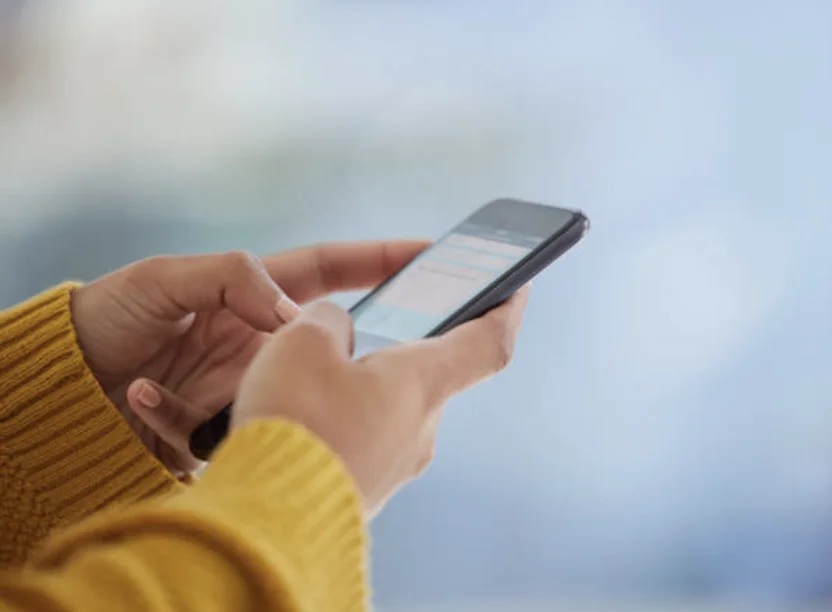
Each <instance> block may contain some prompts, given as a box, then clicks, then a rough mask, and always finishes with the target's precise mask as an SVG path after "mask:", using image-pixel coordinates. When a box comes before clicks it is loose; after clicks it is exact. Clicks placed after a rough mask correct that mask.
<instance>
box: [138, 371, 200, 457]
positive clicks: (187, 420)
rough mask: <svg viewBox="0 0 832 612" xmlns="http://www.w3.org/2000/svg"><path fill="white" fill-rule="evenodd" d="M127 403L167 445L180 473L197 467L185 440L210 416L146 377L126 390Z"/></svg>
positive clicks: (139, 379)
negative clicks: (180, 470) (181, 470)
mask: <svg viewBox="0 0 832 612" xmlns="http://www.w3.org/2000/svg"><path fill="white" fill-rule="evenodd" d="M127 403H128V405H129V406H130V409H131V410H132V411H133V413H134V414H135V415H136V416H137V417H138V418H139V419H140V420H141V421H142V422H143V423H144V424H145V425H146V426H147V427H148V428H150V430H152V431H153V433H154V434H156V436H157V437H158V438H159V439H160V440H161V441H162V442H164V443H165V444H167V445H168V446H169V447H170V449H171V451H173V453H174V454H175V457H170V460H166V463H170V462H171V461H173V462H174V463H176V464H177V467H179V468H181V469H183V470H193V469H196V468H197V467H199V461H198V460H197V459H196V458H195V457H194V456H193V455H192V454H191V451H190V449H189V448H188V439H189V437H190V435H191V432H192V431H193V430H194V429H196V428H197V426H198V425H199V424H200V423H202V422H204V421H207V420H208V419H210V418H211V417H212V416H213V414H212V413H211V412H209V411H207V410H205V409H204V408H200V407H197V406H196V405H194V404H191V403H190V402H187V401H185V400H184V399H182V398H181V397H180V396H178V395H176V394H175V393H172V392H171V391H169V390H168V389H166V388H165V387H163V386H162V385H160V384H158V383H156V382H154V381H152V380H149V379H147V378H138V379H136V380H134V381H133V382H132V383H131V384H130V386H129V387H128V388H127Z"/></svg>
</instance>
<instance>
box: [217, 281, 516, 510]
mask: <svg viewBox="0 0 832 612" xmlns="http://www.w3.org/2000/svg"><path fill="white" fill-rule="evenodd" d="M527 294H528V289H522V290H521V291H520V292H518V293H517V294H516V295H515V296H514V297H512V298H511V299H510V300H508V301H507V302H506V303H504V304H503V305H502V306H500V307H498V308H496V309H494V310H492V311H491V312H489V313H487V314H486V315H484V316H483V317H480V318H478V319H475V320H473V321H470V322H468V323H465V324H463V325H461V326H459V327H457V328H455V329H453V330H451V331H449V332H447V333H445V334H444V335H442V336H440V337H436V338H430V339H426V340H420V341H417V342H410V343H404V344H399V345H396V346H394V347H392V348H389V349H385V350H382V351H379V352H377V353H373V354H370V355H367V356H366V357H363V358H362V359H359V360H352V359H351V354H352V346H353V334H354V332H353V326H352V321H351V319H350V317H349V315H348V314H347V313H346V312H344V311H343V310H341V309H339V308H338V307H336V306H334V305H332V304H327V303H321V304H317V305H315V306H312V307H310V308H307V309H306V310H305V311H304V313H303V314H302V315H301V316H300V317H298V318H297V319H295V320H294V321H293V322H292V323H290V324H289V325H286V326H284V327H283V328H281V329H280V330H279V331H278V332H277V333H275V334H274V336H273V337H272V338H271V339H270V340H269V341H268V342H267V343H266V345H265V346H264V347H263V349H262V350H261V351H260V352H259V353H258V355H257V356H256V357H255V358H254V361H253V362H252V364H251V366H250V368H249V369H248V371H247V373H246V375H245V376H244V378H243V381H242V384H241V387H240V390H239V393H238V396H237V400H236V402H235V404H234V412H233V416H232V424H231V427H232V430H233V429H235V428H238V427H241V426H243V425H245V424H247V423H250V422H252V421H256V420H260V419H271V418H282V419H286V420H289V421H293V422H295V423H298V424H300V425H302V426H304V427H305V428H306V429H308V430H309V431H311V432H312V433H313V434H315V435H316V436H318V437H319V438H320V439H321V440H322V441H323V442H325V443H326V444H327V445H328V446H329V447H330V449H331V450H332V451H333V452H335V453H336V454H337V455H338V456H340V458H341V459H342V460H343V462H344V464H345V465H346V468H347V470H348V471H349V472H350V474H351V475H352V477H353V479H354V480H355V483H356V485H357V486H358V489H359V491H360V492H361V494H362V496H363V499H364V504H365V509H366V511H367V513H368V514H369V515H373V514H375V513H376V512H377V511H378V510H379V509H380V508H381V506H382V505H383V504H384V502H385V501H386V500H387V499H388V498H389V497H390V496H391V495H392V494H393V493H394V492H395V491H396V490H397V489H398V488H399V487H401V486H402V485H404V484H405V483H406V482H407V481H409V480H411V479H413V478H414V477H416V476H418V475H419V474H420V473H421V472H422V471H423V470H424V469H425V468H426V467H427V466H428V464H429V463H430V461H431V459H432V458H433V452H434V444H435V439H436V430H437V427H438V425H439V421H440V418H441V415H442V406H443V405H444V403H445V401H446V400H447V399H448V398H449V397H451V396H452V395H455V394H457V393H459V392H460V391H462V390H464V389H466V388H467V387H470V386H471V385H473V384H475V383H477V382H479V381H481V380H483V379H485V378H488V377H490V376H491V375H493V374H496V373H497V372H498V371H500V370H502V369H503V368H504V367H505V366H506V365H507V364H508V362H509V361H510V359H511V355H512V352H513V350H514V342H515V338H516V336H517V331H518V329H519V327H520V323H521V320H522V317H523V311H524V309H525V304H526V298H527Z"/></svg>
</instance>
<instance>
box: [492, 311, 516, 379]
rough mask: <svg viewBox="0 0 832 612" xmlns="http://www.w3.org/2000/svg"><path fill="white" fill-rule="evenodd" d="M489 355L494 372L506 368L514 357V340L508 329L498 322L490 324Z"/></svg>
mask: <svg viewBox="0 0 832 612" xmlns="http://www.w3.org/2000/svg"><path fill="white" fill-rule="evenodd" d="M489 332H490V334H489V335H490V338H491V353H492V355H493V364H494V369H495V371H498V372H499V371H500V370H503V369H504V368H506V367H507V366H508V365H509V364H510V363H511V360H512V358H513V357H514V338H513V336H512V334H511V333H510V331H509V330H508V328H507V327H506V326H505V325H503V324H501V323H500V322H494V323H491V329H490V330H489Z"/></svg>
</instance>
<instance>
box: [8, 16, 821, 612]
mask: <svg viewBox="0 0 832 612" xmlns="http://www.w3.org/2000/svg"><path fill="white" fill-rule="evenodd" d="M0 20H2V21H0V35H1V36H2V38H1V39H0V53H2V57H0V204H1V205H0V287H2V290H0V298H2V302H3V304H8V303H11V302H12V301H14V300H17V299H22V298H23V297H25V296H26V295H29V294H31V293H32V292H34V291H37V290H38V289H39V288H42V287H43V286H45V285H47V284H49V283H53V282H57V281H59V280H61V279H63V278H66V277H80V278H91V277H94V276H95V275H98V274H100V273H102V272H104V271H106V270H108V269H111V268H113V267H115V266H117V265H120V264H122V263H126V262H127V261H130V260H132V259H136V258H138V257H142V256H145V255H149V254H153V253H158V252H191V251H206V250H217V249H225V248H232V247H246V248H252V249H255V250H257V251H260V252H266V251H271V250H280V249H283V248H287V247H289V246H293V245H296V244H303V243H307V242H311V241H319V240H329V239H341V238H345V239H346V238H349V239H353V238H355V239H358V238H370V237H383V236H413V235H426V236H436V235H438V234H440V233H441V232H443V231H444V230H445V229H447V228H448V226H450V225H451V224H453V223H455V222H456V221H457V220H459V218H460V217H462V216H463V215H464V214H466V213H467V212H468V211H470V210H471V209H472V208H474V207H475V206H477V205H478V204H480V203H482V202H484V201H486V200H488V199H491V198H494V197H498V196H503V195H512V196H518V197H524V198H528V199H533V200H541V201H547V202H552V203H560V204H564V205H570V206H574V207H580V208H583V209H584V210H586V211H587V213H588V214H589V216H590V218H591V219H592V221H593V230H592V232H591V233H590V235H589V236H588V238H587V240H586V241H585V242H584V243H583V244H581V245H580V246H579V247H578V249H576V250H575V252H574V253H570V254H569V255H568V256H567V257H565V258H564V260H563V261H562V262H559V263H558V264H557V265H556V266H554V267H553V268H552V269H551V270H550V271H548V272H547V273H546V274H545V275H543V276H542V277H541V278H540V279H539V280H538V281H537V282H536V283H535V288H534V292H533V297H532V302H531V305H530V309H529V313H528V317H527V322H526V326H525V330H524V333H523V335H522V337H521V340H520V345H519V347H518V350H517V356H516V360H515V363H514V365H513V366H512V368H511V369H510V370H509V371H508V372H507V373H506V374H505V375H503V376H501V377H500V378H498V379H496V380H494V381H492V382H490V383H488V384H487V385H486V386H484V387H482V388H480V389H477V390H475V391H473V392H471V393H470V394H467V395H466V396H465V397H462V398H459V399H458V400H457V401H455V402H453V403H452V406H451V407H450V409H449V411H448V417H447V421H446V423H445V426H444V429H443V431H442V434H441V436H440V448H439V453H438V461H437V464H436V466H435V467H434V468H433V469H432V470H431V471H430V472H429V474H428V475H427V477H426V478H425V479H424V480H423V481H421V482H419V483H418V484H416V485H415V486H413V487H411V488H410V489H408V490H407V491H406V492H405V493H404V494H403V495H402V496H401V497H399V498H398V499H397V500H396V501H394V503H393V504H392V505H391V506H390V508H389V509H388V510H387V512H385V514H384V515H383V516H382V517H381V518H380V519H379V521H378V522H377V523H376V526H375V542H376V543H375V556H374V558H375V567H374V586H375V590H376V592H377V595H378V600H379V603H380V609H381V610H383V611H389V612H416V611H419V610H422V609H426V610H427V609H430V610H432V611H433V612H444V610H445V609H447V610H449V611H450V610H454V611H455V612H457V611H458V612H466V611H467V610H473V609H476V610H481V611H484V612H490V610H489V609H488V608H487V607H486V603H485V602H490V601H499V602H505V603H504V604H500V605H499V606H497V607H495V608H494V611H495V612H497V611H498V610H499V611H500V612H502V610H518V611H520V610H523V611H527V612H536V610H538V609H540V610H561V609H563V610H570V611H571V612H583V608H582V607H581V606H582V605H583V604H580V602H594V601H604V602H609V603H605V604H603V605H601V604H599V605H598V606H596V607H592V605H590V604H586V605H584V606H583V607H584V608H586V609H587V612H590V611H591V612H601V611H603V612H606V610H608V609H609V610H616V611H617V612H629V611H630V610H633V612H652V611H653V610H654V609H655V610H659V609H661V610H668V611H670V612H673V611H674V610H679V611H680V612H688V610H690V612H694V611H695V612H699V611H700V610H701V611H702V612H706V611H707V612H710V611H711V610H713V611H714V612H716V611H719V612H722V610H723V609H725V610H732V612H744V610H746V609H747V610H754V611H766V610H815V609H829V608H830V607H832V408H830V407H831V406H832V384H831V383H830V374H829V370H830V366H832V325H831V324H830V311H831V310H832V309H830V305H832V290H830V287H832V266H830V263H832V246H830V242H829V240H828V235H829V231H830V230H829V228H830V227H832V214H830V213H832V207H830V204H829V203H830V201H832V179H830V175H829V172H828V169H827V166H828V165H829V160H830V159H832V150H830V149H832V145H830V143H832V120H831V119H830V113H829V109H830V108H832V80H830V78H829V75H830V74H832V4H830V3H828V2H825V1H824V0H814V1H811V0H799V1H797V2H785V1H780V2H770V3H756V2H752V1H751V0H735V1H734V2H729V3H722V2H716V1H715V0H709V1H695V0H670V1H663V2H662V1H659V0H619V1H615V2H613V1H612V0H610V1H607V2H603V1H599V0H590V1H588V2H567V1H565V0H564V1H560V0H553V1H547V0H520V1H517V2H512V3H508V2H498V1H496V0H479V1H474V0H458V1H455V2H445V3H442V2H427V1H423V2H417V1H415V0H413V1H405V0H400V1H397V2H394V1H389V2H379V1H372V0H355V1H353V2H345V1H340V2H336V1H334V0H333V1H326V0H307V1H304V2H301V1H300V0H294V1H289V0H282V1H280V2H274V1H264V0H244V1H241V2H236V3H228V2H224V3H221V2H216V1H214V0H208V1H203V2H194V1H192V0H184V1H180V2H163V1H161V0H133V1H132V2H127V1H123V0H62V1H60V2H58V1H51V2H50V1H48V0H0ZM344 300H345V302H346V301H348V300H347V298H344ZM469 602H470V603H469ZM531 602H534V603H531ZM563 602H566V603H563ZM443 606H444V608H443Z"/></svg>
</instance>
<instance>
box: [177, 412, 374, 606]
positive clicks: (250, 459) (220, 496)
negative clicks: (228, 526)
mask: <svg viewBox="0 0 832 612" xmlns="http://www.w3.org/2000/svg"><path fill="white" fill-rule="evenodd" d="M193 491H194V492H196V493H198V495H197V496H194V497H188V496H180V497H178V498H177V499H175V500H172V502H173V503H174V504H178V503H186V504H192V503H196V504H199V503H200V502H199V501H197V500H198V499H199V497H201V496H202V495H206V496H209V498H210V499H205V501H206V502H208V503H210V504H213V505H214V507H215V508H216V510H217V511H218V512H221V513H223V514H225V515H227V516H228V517H229V518H230V519H231V522H232V523H236V524H238V525H243V524H245V525H246V526H247V527H248V528H250V529H252V530H254V531H253V533H259V534H261V538H262V541H264V542H266V543H277V544H279V546H278V547H277V551H276V552H278V553H279V554H280V555H281V556H288V557H289V559H288V560H289V561H290V563H291V565H292V566H294V567H297V568H298V569H301V570H303V569H304V568H305V570H306V571H302V573H301V574H300V575H298V576H297V577H296V579H297V580H298V581H302V582H303V583H304V584H297V585H289V586H291V587H293V590H298V591H302V592H311V593H320V594H321V595H320V597H321V600H320V601H319V604H320V605H319V606H318V607H316V608H315V609H320V610H336V609H337V610H363V609H365V606H366V604H367V602H368V601H369V588H368V569H367V544H368V537H367V534H366V523H365V520H364V509H363V503H362V501H361V496H360V494H359V492H358V489H357V487H356V486H355V483H354V481H353V479H352V477H351V476H350V474H349V473H348V472H347V469H346V467H345V466H344V464H343V462H342V461H341V459H340V458H339V457H338V456H337V455H335V454H334V453H333V452H332V451H331V450H330V449H329V447H328V446H327V445H326V444H324V443H323V442H322V441H320V440H319V439H318V438H317V437H315V436H313V435H312V434H311V433H310V432H309V431H308V430H306V429H305V428H304V427H302V426H300V425H297V424H294V423H290V422H287V421H281V420H263V421H257V422H253V423H250V424H248V425H246V426H244V427H242V428H240V429H239V430H237V431H235V432H234V433H233V434H232V436H231V437H230V438H229V439H228V440H227V442H226V443H225V444H224V445H223V446H221V447H220V448H219V450H218V451H217V453H216V455H215V456H214V458H213V460H212V462H211V464H210V465H209V466H208V468H207V469H206V471H205V474H204V475H203V477H202V480H201V481H200V483H199V484H198V485H196V486H195V487H194V488H193ZM284 577H286V576H285V575H284ZM324 594H325V595H324Z"/></svg>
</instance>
